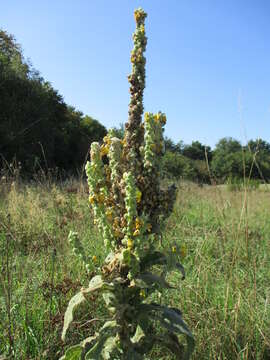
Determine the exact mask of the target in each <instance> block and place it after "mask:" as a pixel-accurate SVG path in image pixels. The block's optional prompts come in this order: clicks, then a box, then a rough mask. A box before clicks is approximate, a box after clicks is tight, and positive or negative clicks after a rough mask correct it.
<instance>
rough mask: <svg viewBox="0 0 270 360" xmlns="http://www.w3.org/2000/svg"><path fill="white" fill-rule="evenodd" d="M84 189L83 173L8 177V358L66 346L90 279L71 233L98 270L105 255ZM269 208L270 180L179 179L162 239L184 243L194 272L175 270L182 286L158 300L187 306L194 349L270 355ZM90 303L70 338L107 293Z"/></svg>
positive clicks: (214, 355) (4, 196)
mask: <svg viewBox="0 0 270 360" xmlns="http://www.w3.org/2000/svg"><path fill="white" fill-rule="evenodd" d="M87 198H88V196H87V190H86V188H85V187H84V186H83V185H82V184H80V183H78V182H74V183H72V182H70V183H69V184H68V185H49V184H40V185H16V184H13V185H9V184H2V185H1V188H0V249H1V251H0V254H1V255H0V256H1V257H0V261H1V287H0V355H1V354H2V355H3V356H4V358H15V359H58V358H59V357H60V356H61V355H62V353H63V349H64V345H63V344H62V343H61V339H60V338H61V329H62V324H63V315H64V312H65V309H66V305H67V303H68V301H69V299H70V298H71V296H72V295H73V294H75V293H76V292H77V291H78V289H79V288H80V287H81V286H83V285H86V284H87V274H86V273H85V270H84V268H83V267H82V265H81V264H80V263H79V262H78V260H77V259H76V258H75V257H74V256H73V254H72V252H71V249H70V247H69V244H68V242H67V236H68V233H69V231H70V230H71V229H72V230H75V231H78V232H79V234H80V238H81V240H82V242H83V244H84V245H85V247H87V248H88V251H89V252H90V253H91V254H92V255H95V256H96V257H97V260H96V261H95V262H93V265H92V272H93V274H94V273H95V272H98V267H99V264H101V262H102V260H103V259H104V257H105V255H106V252H105V250H104V246H103V243H102V239H101V238H100V237H99V236H98V234H97V231H96V229H95V227H94V224H93V222H92V219H91V216H90V213H89V208H88V202H87ZM269 214H270V192H269V188H263V187H261V188H260V189H259V190H256V191H249V192H247V193H245V191H241V192H229V191H228V190H227V189H226V187H214V186H213V187H211V186H205V187H198V186H196V185H194V184H180V186H179V191H178V197H177V201H176V205H175V209H174V212H173V214H172V216H171V217H170V218H169V220H168V223H167V228H166V231H165V232H164V234H163V241H162V244H161V245H160V246H166V247H168V248H171V247H172V246H173V245H174V244H179V245H183V244H185V245H186V248H187V256H186V258H185V259H184V262H183V265H184V266H185V269H186V274H187V276H186V279H185V280H184V281H181V278H180V275H179V274H178V273H175V274H173V275H172V276H171V279H170V281H171V283H172V284H173V285H175V286H176V287H177V290H173V291H170V292H169V293H168V294H167V293H165V294H164V297H165V298H164V299H163V298H161V299H160V300H159V301H161V302H163V301H164V303H167V304H170V305H171V306H175V307H179V308H180V309H181V310H182V311H183V317H184V319H185V320H186V322H187V324H188V325H189V327H190V329H191V330H192V332H193V334H194V337H195V339H196V351H195V354H194V356H193V358H194V359H205V360H207V359H222V360H223V359H228V360H231V359H243V360H244V359H270V217H269ZM88 306H89V314H90V317H95V319H94V320H93V321H92V322H87V321H86V320H85V319H83V318H80V321H79V320H78V321H76V322H75V325H74V326H73V331H71V332H70V333H69V337H68V339H67V342H68V343H69V344H71V343H76V342H78V340H80V339H82V338H83V336H85V335H87V334H91V333H93V332H94V331H95V324H96V323H98V322H99V321H102V319H103V318H105V317H106V313H104V310H103V309H104V308H103V305H102V302H101V301H99V300H97V299H96V298H94V297H93V301H92V303H90V304H89V305H88ZM96 309H97V311H96ZM94 310H95V312H94ZM91 314H93V315H92V316H91ZM94 314H95V315H94ZM97 314H98V315H97ZM88 318H89V317H88ZM71 334H72V336H71ZM0 357H1V356H0ZM157 358H159V359H172V357H171V356H170V355H169V354H168V353H164V352H163V353H160V352H159V349H154V351H153V353H152V355H151V357H150V358H149V359H157Z"/></svg>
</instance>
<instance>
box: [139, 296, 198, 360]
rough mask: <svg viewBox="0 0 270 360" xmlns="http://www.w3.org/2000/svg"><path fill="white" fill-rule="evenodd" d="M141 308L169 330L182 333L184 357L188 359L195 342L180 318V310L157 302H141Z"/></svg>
mask: <svg viewBox="0 0 270 360" xmlns="http://www.w3.org/2000/svg"><path fill="white" fill-rule="evenodd" d="M141 310H142V311H145V312H148V313H149V316H150V317H152V318H153V319H155V320H159V321H160V324H161V325H163V326H164V327H165V328H166V329H167V330H169V332H171V333H176V334H183V335H185V336H186V340H187V351H186V352H185V355H184V359H185V360H188V359H189V358H190V356H191V354H192V352H193V350H194V346H195V342H194V338H193V335H192V333H191V332H190V330H189V328H188V327H187V325H186V323H185V322H184V320H183V319H182V316H181V311H180V310H178V309H175V308H169V307H166V306H162V305H158V304H155V303H153V304H142V305H141Z"/></svg>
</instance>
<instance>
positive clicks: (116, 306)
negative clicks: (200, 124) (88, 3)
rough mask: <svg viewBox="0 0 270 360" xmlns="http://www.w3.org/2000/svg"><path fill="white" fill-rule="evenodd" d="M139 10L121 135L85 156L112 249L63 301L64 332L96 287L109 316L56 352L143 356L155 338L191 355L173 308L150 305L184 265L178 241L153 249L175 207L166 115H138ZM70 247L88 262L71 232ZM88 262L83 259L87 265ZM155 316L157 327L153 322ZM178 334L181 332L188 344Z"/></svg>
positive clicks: (97, 213) (141, 72)
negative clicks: (167, 170) (165, 175)
mask: <svg viewBox="0 0 270 360" xmlns="http://www.w3.org/2000/svg"><path fill="white" fill-rule="evenodd" d="M145 18H146V13H145V12H144V11H143V10H142V9H138V10H136V11H135V20H136V31H135V33H134V35H133V39H134V48H133V50H132V52H131V62H132V73H131V75H130V76H129V82H130V93H131V101H130V105H129V119H128V122H127V124H126V126H125V129H126V130H125V133H124V137H123V139H119V138H116V137H115V132H114V131H110V132H109V133H108V135H107V136H106V137H104V139H103V140H104V141H103V143H102V145H100V144H99V143H97V142H93V143H92V145H91V152H90V155H91V162H88V163H87V165H86V174H87V178H88V185H89V202H90V204H91V208H92V211H93V215H94V219H95V223H96V225H97V228H98V229H99V231H100V233H101V234H102V237H103V241H104V245H105V247H106V248H107V249H108V250H109V251H110V253H109V255H108V257H107V258H106V259H105V262H104V264H103V265H102V266H101V271H100V274H99V275H96V276H95V277H93V278H92V279H91V281H90V284H89V286H88V287H87V288H82V289H81V291H80V293H78V294H77V295H75V296H74V297H73V298H72V299H71V300H70V303H69V305H68V308H67V311H66V314H65V319H64V328H63V332H62V339H63V340H64V339H65V337H66V333H67V330H68V328H69V326H70V325H71V323H72V321H73V318H74V311H75V310H76V309H77V308H78V307H80V305H81V304H82V303H84V302H85V301H86V300H89V299H90V298H91V296H92V294H93V293H94V292H100V293H102V295H103V300H104V302H105V304H106V307H107V310H108V313H109V315H110V316H111V319H110V320H108V321H107V322H105V324H104V325H103V326H102V328H101V329H100V330H99V331H97V332H96V333H95V335H94V336H91V338H90V340H89V341H88V340H87V339H86V340H84V341H83V342H81V343H80V344H79V345H77V346H75V347H72V348H71V349H69V350H67V352H66V353H65V355H64V356H63V357H62V359H63V360H69V359H75V358H76V359H93V360H94V359H122V360H124V359H126V360H128V359H138V360H139V359H143V358H145V356H146V355H147V354H149V352H150V351H151V350H152V348H153V346H154V345H155V344H159V345H161V346H164V347H167V348H168V349H169V350H170V351H171V352H172V353H174V354H175V355H176V357H177V359H189V358H190V356H191V354H192V352H193V349H194V339H193V336H192V334H191V332H190V331H189V330H188V328H187V326H186V324H185V323H184V321H183V319H182V314H181V312H180V311H179V310H177V309H175V308H171V307H166V306H163V305H159V304H156V303H155V302H154V296H155V294H156V293H159V294H161V293H162V292H163V291H164V289H171V288H172V286H171V285H170V284H169V283H168V282H167V280H166V276H167V273H168V272H169V271H170V270H173V269H179V270H180V271H181V273H182V275H183V277H184V275H185V274H184V269H183V266H182V265H181V264H180V263H179V261H178V255H177V254H176V247H175V246H174V247H173V249H172V252H171V253H170V254H166V253H165V252H164V253H160V252H158V251H157V245H158V240H159V239H161V230H162V228H163V227H164V226H165V224H166V223H165V220H166V219H167V217H168V216H169V215H170V213H171V212H172V209H173V203H174V200H175V190H176V188H175V186H174V185H173V186H170V187H168V188H167V189H164V188H161V184H160V179H161V176H160V175H161V174H160V170H161V158H162V156H163V154H164V141H163V127H164V125H165V123H166V116H165V114H163V113H161V112H159V113H158V114H155V115H154V114H151V113H145V116H144V122H143V123H142V121H141V117H142V114H143V90H144V86H145V58H144V55H143V53H144V51H145V49H146V37H145V28H144V20H145ZM69 239H70V242H71V244H72V246H73V251H74V252H75V254H76V255H79V257H80V259H81V260H82V261H83V262H84V264H85V263H88V261H87V259H89V255H88V254H87V253H86V252H85V251H84V249H83V248H82V247H81V244H80V242H79V240H78V238H77V235H76V234H75V233H73V232H71V233H70V236H69ZM87 265H88V266H89V265H90V264H89V263H88V264H87ZM157 322H158V323H159V325H160V326H159V327H156V326H155V324H156V323H157ZM178 335H184V336H185V337H186V343H187V346H186V349H185V350H184V347H183V345H181V344H180V342H179V339H178Z"/></svg>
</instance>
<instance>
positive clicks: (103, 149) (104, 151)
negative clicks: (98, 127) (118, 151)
mask: <svg viewBox="0 0 270 360" xmlns="http://www.w3.org/2000/svg"><path fill="white" fill-rule="evenodd" d="M108 152H109V148H108V146H106V145H102V146H101V148H100V154H101V156H104V155H107V154H108Z"/></svg>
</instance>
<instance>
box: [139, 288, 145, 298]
mask: <svg viewBox="0 0 270 360" xmlns="http://www.w3.org/2000/svg"><path fill="white" fill-rule="evenodd" d="M140 296H141V297H144V298H145V297H146V294H145V290H144V289H141V291H140Z"/></svg>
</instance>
